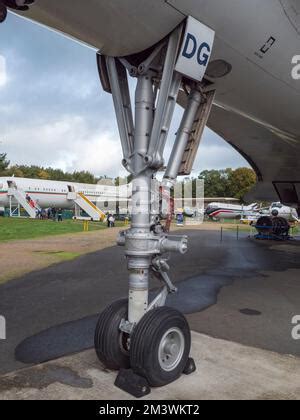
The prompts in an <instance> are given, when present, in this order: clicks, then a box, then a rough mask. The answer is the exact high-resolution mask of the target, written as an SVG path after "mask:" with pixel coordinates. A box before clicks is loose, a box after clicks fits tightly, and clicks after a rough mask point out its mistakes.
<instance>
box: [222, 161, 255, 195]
mask: <svg viewBox="0 0 300 420" xmlns="http://www.w3.org/2000/svg"><path fill="white" fill-rule="evenodd" d="M256 182H257V179H256V174H255V172H254V171H253V169H250V168H238V169H236V170H235V171H232V172H231V174H230V176H229V184H230V189H231V195H232V197H235V198H238V199H239V200H241V201H243V199H244V196H245V195H246V194H247V193H248V192H249V191H250V190H251V189H252V188H253V187H254V186H255V184H256Z"/></svg>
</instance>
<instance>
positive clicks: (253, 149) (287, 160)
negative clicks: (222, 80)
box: [208, 105, 300, 204]
mask: <svg viewBox="0 0 300 420" xmlns="http://www.w3.org/2000/svg"><path fill="white" fill-rule="evenodd" d="M208 127H209V128H210V129H211V130H213V131H214V132H216V133H217V134H218V135H220V136H221V137H222V138H224V140H226V141H227V142H228V143H229V144H231V145H232V146H233V147H234V148H235V149H236V150H237V151H238V152H239V153H240V154H241V155H242V156H243V157H244V158H245V159H246V160H247V161H248V162H249V164H250V165H251V166H252V168H253V169H254V170H255V172H256V174H257V178H258V184H257V186H256V188H255V190H254V191H253V192H251V193H250V194H249V195H248V197H247V198H248V199H249V200H264V201H265V200H268V201H276V200H277V199H278V194H277V193H279V195H280V196H281V197H280V198H281V199H282V201H283V202H286V203H288V204H294V201H295V199H294V198H291V194H292V193H293V194H295V192H296V193H297V192H298V193H299V194H298V198H297V201H296V203H299V201H300V184H299V183H298V182H297V181H300V179H299V178H298V177H299V172H300V161H299V154H300V146H299V139H297V138H292V137H288V136H287V137H286V136H284V135H283V133H281V132H280V133H278V132H276V131H275V130H274V129H273V128H272V127H266V126H263V125H262V124H260V123H259V122H257V121H253V120H251V119H249V118H247V117H245V116H243V115H239V114H237V113H234V112H230V111H228V110H226V109H225V108H223V107H221V106H218V105H214V106H213V110H212V113H211V115H210V118H209V121H208ZM289 184H290V185H289ZM281 187H283V188H281ZM289 189H290V190H291V191H290V192H288V191H285V190H289ZM287 195H288V196H287Z"/></svg>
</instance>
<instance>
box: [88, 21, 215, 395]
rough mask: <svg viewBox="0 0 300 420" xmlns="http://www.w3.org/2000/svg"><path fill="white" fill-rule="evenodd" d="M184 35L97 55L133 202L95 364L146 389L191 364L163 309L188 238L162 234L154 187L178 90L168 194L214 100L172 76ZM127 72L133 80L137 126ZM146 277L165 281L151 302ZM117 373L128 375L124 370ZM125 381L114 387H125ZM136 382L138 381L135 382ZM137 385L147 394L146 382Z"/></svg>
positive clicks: (182, 336) (178, 321)
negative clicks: (121, 271)
mask: <svg viewBox="0 0 300 420" xmlns="http://www.w3.org/2000/svg"><path fill="white" fill-rule="evenodd" d="M182 31H183V25H181V26H180V27H178V28H177V29H176V30H175V31H174V32H173V33H172V34H171V35H170V36H169V38H168V39H166V40H164V41H162V42H161V43H159V44H158V45H157V46H156V47H154V48H152V49H151V50H150V51H148V52H147V53H142V54H141V55H140V57H137V56H134V57H127V58H114V57H105V56H102V55H100V54H98V55H97V60H98V68H99V73H100V79H101V82H102V86H103V89H104V90H105V91H106V92H109V93H111V94H112V96H113V100H114V106H115V111H116V116H117V120H118V126H119V131H120V137H121V143H122V149H123V154H124V158H123V162H122V163H123V166H124V167H125V168H126V169H127V170H128V171H129V172H130V173H131V174H132V176H133V182H132V184H133V193H132V203H133V204H132V223H131V228H130V229H129V230H127V231H125V232H122V233H121V234H120V236H119V239H118V245H120V246H124V248H125V255H126V257H127V264H128V270H129V299H128V307H127V304H126V303H125V302H124V301H123V302H117V303H115V304H113V305H112V306H110V307H109V308H108V309H107V310H106V311H104V313H103V314H102V315H101V316H100V320H99V323H98V327H97V330H96V336H95V345H96V350H97V354H98V357H99V359H100V361H101V362H103V363H104V364H105V365H106V366H107V367H111V368H114V369H120V368H121V369H124V368H125V369H127V368H128V367H129V366H130V367H131V373H130V378H131V379H130V380H128V381H127V383H129V382H130V381H131V383H132V381H133V379H132V378H143V380H146V384H148V385H150V386H163V385H166V384H168V383H170V382H172V381H174V380H176V379H177V378H178V377H179V376H180V375H181V374H182V373H183V372H186V373H191V372H192V371H193V370H194V369H195V366H194V364H193V361H192V360H191V359H189V353H190V346H191V335H190V329H189V326H188V324H187V321H186V319H185V318H184V316H183V315H182V314H181V313H179V312H178V311H176V310H174V309H171V308H167V307H165V303H166V298H167V296H168V294H169V293H176V292H177V289H176V287H175V286H174V285H173V283H172V282H171V280H170V278H169V275H168V271H169V265H168V263H167V257H166V254H169V253H170V252H177V253H179V254H181V255H183V254H185V253H186V252H187V237H186V236H177V237H176V236H169V235H168V234H167V233H166V232H165V231H164V230H163V228H162V226H161V224H160V215H159V209H157V208H155V206H154V205H153V188H152V181H153V179H154V178H155V175H156V173H157V171H159V170H161V169H162V168H163V167H164V159H163V153H164V148H165V145H166V140H167V135H168V131H169V128H170V124H171V120H172V116H173V113H174V109H175V105H176V101H177V99H178V95H179V93H180V94H181V95H185V96H186V98H185V99H186V103H187V105H186V110H185V113H184V116H183V119H182V122H181V125H180V128H179V131H178V134H177V138H176V141H175V144H174V149H173V152H172V156H171V159H170V161H169V164H168V165H167V169H166V172H165V176H164V182H163V185H164V187H165V188H167V189H168V188H169V189H170V188H171V187H172V186H173V185H174V183H175V181H176V178H177V176H178V174H181V175H184V174H189V173H190V172H191V169H192V166H193V163H194V159H195V156H196V152H197V149H198V146H199V143H200V139H201V136H202V133H203V130H204V127H205V125H206V122H207V119H208V116H209V112H210V109H211V106H212V101H213V96H214V92H213V91H207V90H205V85H203V84H200V83H197V82H194V81H192V80H189V79H187V78H185V77H183V76H182V75H181V74H179V73H178V72H176V71H175V66H176V61H177V56H178V52H179V49H180V45H181V41H182ZM128 73H129V75H130V76H132V77H135V78H136V79H137V86H136V92H135V121H134V118H133V113H132V108H131V101H130V94H129V85H128ZM150 276H155V277H156V278H158V279H159V280H160V281H161V283H162V289H161V291H160V293H159V294H158V295H157V297H156V298H155V299H154V300H153V301H152V302H149V298H148V291H149V278H150ZM121 374H122V375H125V373H124V371H123V370H122V371H121ZM132 375H133V376H132ZM125 376H126V375H125ZM124 378H125V379H124ZM124 378H123V379H124V381H123V380H119V381H118V383H119V384H120V383H126V377H124ZM137 383H138V384H141V382H140V381H139V379H137ZM143 383H144V382H143V381H142V384H143ZM139 386H141V387H142V388H143V389H147V386H145V383H144V385H139ZM128 387H129V385H128ZM128 387H127V388H128ZM123 388H126V387H125V386H123ZM145 392H146V391H145Z"/></svg>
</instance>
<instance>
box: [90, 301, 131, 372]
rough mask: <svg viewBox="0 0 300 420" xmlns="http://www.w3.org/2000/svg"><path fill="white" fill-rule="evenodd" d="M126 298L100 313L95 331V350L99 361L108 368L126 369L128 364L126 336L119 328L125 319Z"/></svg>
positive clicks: (126, 309) (126, 311)
mask: <svg viewBox="0 0 300 420" xmlns="http://www.w3.org/2000/svg"><path fill="white" fill-rule="evenodd" d="M127 313H128V300H127V299H122V300H118V301H116V302H114V303H113V304H112V305H110V306H108V307H107V308H106V309H105V310H104V311H103V312H102V313H101V315H100V317H99V320H98V324H97V327H96V331H95V350H96V354H97V356H98V359H99V360H100V362H101V363H102V364H103V365H104V366H105V367H106V368H108V369H112V370H119V369H121V368H124V369H128V368H129V364H130V359H129V348H128V347H127V346H128V338H129V337H128V336H126V334H125V333H122V332H121V331H120V329H119V327H120V323H121V321H122V320H123V319H127Z"/></svg>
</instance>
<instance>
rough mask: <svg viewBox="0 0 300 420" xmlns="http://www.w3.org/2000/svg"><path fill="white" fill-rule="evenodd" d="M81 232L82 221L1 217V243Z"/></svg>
mask: <svg viewBox="0 0 300 420" xmlns="http://www.w3.org/2000/svg"><path fill="white" fill-rule="evenodd" d="M89 228H90V231H95V230H102V229H105V228H106V225H105V224H102V223H90V225H89ZM79 232H83V222H81V221H73V220H65V221H63V222H61V223H58V222H53V221H52V220H33V219H15V218H8V217H0V242H4V241H5V242H6V241H12V240H16V239H34V238H40V237H43V236H53V235H65V234H69V233H79Z"/></svg>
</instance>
